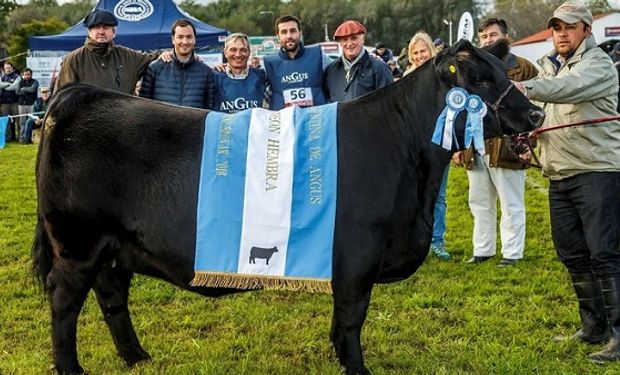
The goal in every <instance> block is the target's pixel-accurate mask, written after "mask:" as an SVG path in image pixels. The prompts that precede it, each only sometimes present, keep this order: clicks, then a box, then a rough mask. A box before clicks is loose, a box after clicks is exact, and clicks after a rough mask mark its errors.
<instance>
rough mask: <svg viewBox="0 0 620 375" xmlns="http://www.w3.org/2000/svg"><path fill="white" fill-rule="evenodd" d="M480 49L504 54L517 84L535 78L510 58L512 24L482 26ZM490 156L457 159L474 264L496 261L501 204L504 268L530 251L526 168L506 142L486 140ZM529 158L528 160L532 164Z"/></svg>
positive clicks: (494, 21)
mask: <svg viewBox="0 0 620 375" xmlns="http://www.w3.org/2000/svg"><path fill="white" fill-rule="evenodd" d="M478 38H479V39H480V47H489V46H491V45H494V46H495V47H496V49H500V47H501V48H502V49H503V51H504V52H503V53H502V57H501V60H502V62H503V63H504V67H505V68H506V74H507V75H508V77H509V78H510V79H511V80H513V81H523V80H526V79H530V78H533V77H535V76H536V75H537V74H538V70H537V69H536V67H534V65H532V63H530V62H529V61H527V60H526V59H523V58H521V57H518V56H515V55H513V54H512V53H510V48H509V40H508V25H507V24H506V21H504V20H502V19H499V18H489V19H487V20H485V21H483V22H482V23H481V24H480V26H479V27H478ZM484 147H485V151H486V155H479V154H478V153H477V151H476V150H474V149H473V148H470V149H469V150H467V151H462V152H457V153H455V154H454V155H453V157H452V160H453V161H454V163H455V164H457V165H459V166H465V168H466V169H467V177H468V179H469V209H470V210H471V213H472V215H473V217H474V233H473V237H472V242H473V248H474V249H473V256H472V257H471V258H469V260H467V263H469V264H478V263H482V262H486V261H487V260H489V259H491V258H492V257H493V256H495V252H496V243H497V201H498V199H499V203H500V207H501V218H500V237H501V246H502V248H501V253H502V259H501V260H500V261H499V263H498V266H499V267H509V266H512V265H514V264H516V263H517V262H518V261H519V260H521V259H522V258H523V253H524V249H525V168H527V163H525V162H524V161H523V160H521V158H520V157H519V156H518V155H516V154H515V153H514V152H512V151H511V150H510V147H509V144H508V139H507V138H503V137H497V138H491V139H487V140H485V146H484ZM530 157H531V155H530V154H527V156H526V159H528V160H529V158H530Z"/></svg>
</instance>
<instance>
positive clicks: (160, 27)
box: [29, 0, 228, 51]
mask: <svg viewBox="0 0 620 375" xmlns="http://www.w3.org/2000/svg"><path fill="white" fill-rule="evenodd" d="M95 8H99V9H106V10H109V11H110V12H112V13H113V14H114V15H115V16H116V18H117V19H118V26H117V28H116V38H115V39H114V43H116V44H119V45H123V46H126V47H130V48H133V49H137V50H145V51H148V50H155V49H167V48H171V47H172V42H171V34H170V27H171V26H172V24H173V23H174V21H176V20H177V19H179V18H187V19H189V20H190V21H192V23H193V24H194V26H195V27H196V34H197V35H196V47H206V46H212V45H217V44H221V43H222V42H221V39H220V37H224V36H226V35H228V32H227V31H226V30H223V29H219V28H217V27H213V26H211V25H208V24H206V23H204V22H202V21H200V20H198V19H196V18H194V17H192V16H190V15H189V14H187V13H185V12H184V11H183V10H181V9H180V8H179V7H178V6H177V5H176V4H175V3H174V2H173V1H172V0H100V1H99V3H98V4H97V5H96V6H95ZM82 22H83V19H82V20H81V21H80V22H79V23H77V24H76V25H73V26H72V27H70V28H69V29H67V30H66V31H65V32H63V33H61V34H58V35H48V36H33V37H30V38H29V42H30V50H31V51H72V50H74V49H76V48H78V47H81V46H83V45H84V40H85V39H86V34H87V32H86V31H87V30H86V28H85V27H84V26H83V25H82Z"/></svg>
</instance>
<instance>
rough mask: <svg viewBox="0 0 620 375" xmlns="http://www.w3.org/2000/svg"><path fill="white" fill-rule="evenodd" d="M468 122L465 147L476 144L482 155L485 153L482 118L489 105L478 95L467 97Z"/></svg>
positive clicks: (475, 146)
mask: <svg viewBox="0 0 620 375" xmlns="http://www.w3.org/2000/svg"><path fill="white" fill-rule="evenodd" d="M466 108H467V122H466V124H465V144H464V147H465V148H469V146H471V145H472V143H473V145H474V148H475V149H476V150H478V153H479V154H480V155H484V154H485V150H484V134H483V131H482V129H483V126H482V119H483V118H484V116H486V114H487V105H486V104H485V103H484V102H483V101H482V99H481V98H480V97H479V96H478V95H470V96H469V97H468V98H467V107H466Z"/></svg>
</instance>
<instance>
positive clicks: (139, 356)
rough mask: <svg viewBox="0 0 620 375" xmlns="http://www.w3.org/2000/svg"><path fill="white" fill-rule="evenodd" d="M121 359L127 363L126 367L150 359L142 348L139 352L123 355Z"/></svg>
mask: <svg viewBox="0 0 620 375" xmlns="http://www.w3.org/2000/svg"><path fill="white" fill-rule="evenodd" d="M123 360H124V361H125V364H126V365H127V367H133V366H135V365H136V364H138V363H140V362H147V361H150V360H151V356H150V355H149V353H147V352H145V351H144V350H143V351H141V352H140V353H135V354H132V355H129V356H123Z"/></svg>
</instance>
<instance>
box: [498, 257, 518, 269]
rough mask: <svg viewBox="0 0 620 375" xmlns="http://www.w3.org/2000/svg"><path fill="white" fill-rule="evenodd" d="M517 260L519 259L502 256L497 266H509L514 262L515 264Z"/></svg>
mask: <svg viewBox="0 0 620 375" xmlns="http://www.w3.org/2000/svg"><path fill="white" fill-rule="evenodd" d="M518 261H519V259H508V258H502V260H500V261H499V263H498V264H497V266H498V267H500V268H504V267H510V266H514V265H515V264H517V262H518Z"/></svg>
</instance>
